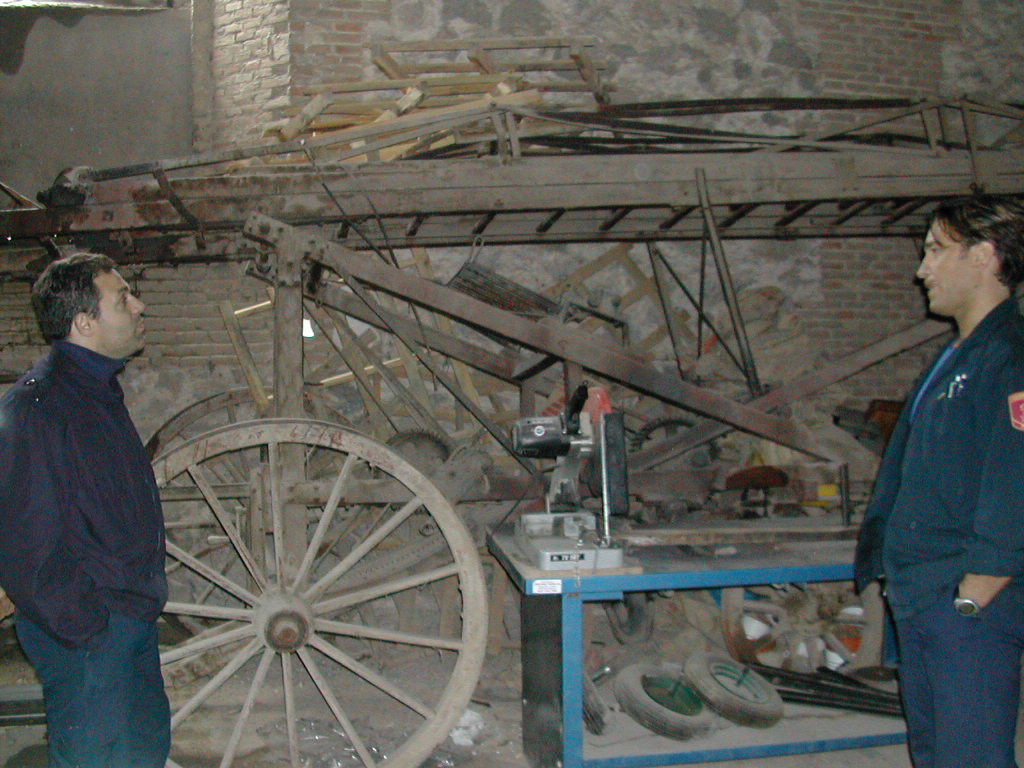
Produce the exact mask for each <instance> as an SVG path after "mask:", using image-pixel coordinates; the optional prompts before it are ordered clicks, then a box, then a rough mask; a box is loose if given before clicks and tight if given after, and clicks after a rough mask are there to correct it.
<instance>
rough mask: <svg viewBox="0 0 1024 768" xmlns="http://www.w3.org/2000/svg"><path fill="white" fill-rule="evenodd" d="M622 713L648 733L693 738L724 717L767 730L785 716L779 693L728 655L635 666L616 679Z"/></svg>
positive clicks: (730, 720)
mask: <svg viewBox="0 0 1024 768" xmlns="http://www.w3.org/2000/svg"><path fill="white" fill-rule="evenodd" d="M613 689H614V692H615V698H616V700H617V701H618V703H619V707H620V709H622V711H624V712H626V713H627V714H628V715H629V716H630V717H632V718H633V719H634V720H636V721H637V722H638V723H640V724H641V725H643V726H644V727H645V728H647V729H648V730H651V731H653V732H654V733H657V734H660V735H662V736H667V737H669V738H671V739H680V740H685V739H691V738H693V737H695V736H700V735H703V734H706V733H708V732H709V731H711V730H712V729H713V728H717V727H719V726H720V725H721V724H722V722H723V719H724V720H725V721H729V722H732V723H736V724H738V725H744V726H749V727H753V728H769V727H771V726H773V725H775V723H777V722H778V721H779V720H780V719H781V718H782V699H781V697H780V696H779V694H778V691H776V690H775V688H774V687H773V686H772V685H771V683H769V682H768V681H767V680H765V679H764V678H763V677H761V675H759V674H757V673H756V672H755V671H754V670H752V669H751V668H750V667H748V666H746V665H745V664H742V663H741V662H738V661H736V660H734V659H731V658H728V657H726V656H721V655H718V654H713V653H695V654H693V655H691V656H690V658H689V659H687V661H686V664H685V665H683V666H682V667H679V665H669V664H661V665H656V664H645V663H639V664H632V665H630V666H628V667H625V668H624V669H622V670H621V671H620V672H619V673H618V675H616V677H615V683H614V686H613Z"/></svg>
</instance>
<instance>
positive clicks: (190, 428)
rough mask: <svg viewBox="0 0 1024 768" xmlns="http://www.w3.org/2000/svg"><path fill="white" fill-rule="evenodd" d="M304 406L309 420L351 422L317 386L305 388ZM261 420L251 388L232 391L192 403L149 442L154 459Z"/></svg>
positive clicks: (154, 434) (172, 417)
mask: <svg viewBox="0 0 1024 768" xmlns="http://www.w3.org/2000/svg"><path fill="white" fill-rule="evenodd" d="M302 399H303V407H304V409H305V412H306V413H305V415H306V416H308V417H309V418H314V419H321V420H327V421H331V422H338V423H341V424H343V425H345V426H350V424H349V423H348V422H347V420H346V419H345V418H344V417H343V416H342V415H341V414H339V413H338V411H337V409H335V408H333V407H332V406H331V405H330V403H329V402H328V401H327V398H326V397H325V396H324V395H323V394H322V393H321V392H320V391H318V390H317V389H315V388H313V387H305V388H304V389H303V396H302ZM257 418H260V414H259V412H258V411H257V408H256V402H255V400H254V399H253V395H252V392H251V391H250V390H249V389H248V388H247V387H239V388H236V389H228V390H225V391H223V392H217V393H215V394H213V395H209V396H207V397H204V398H202V399H200V400H197V401H195V402H194V403H189V404H188V405H187V406H185V407H184V408H182V409H181V410H180V411H178V412H177V413H175V414H174V415H172V416H171V417H170V418H168V419H167V420H166V421H165V422H164V423H163V424H161V425H160V426H159V427H157V429H156V430H155V431H154V432H153V434H152V435H151V436H150V438H149V440H147V441H146V450H147V451H148V452H149V456H150V458H153V457H155V456H158V455H159V454H161V453H166V452H167V451H169V450H170V449H171V448H172V447H174V445H176V444H177V443H180V442H183V441H184V440H187V439H189V438H190V437H195V436H198V435H201V434H203V433H205V432H209V431H210V430H212V429H216V428H217V427H222V426H226V425H228V424H236V423H238V422H240V421H251V420H253V419H257Z"/></svg>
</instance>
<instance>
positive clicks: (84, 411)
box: [0, 253, 170, 768]
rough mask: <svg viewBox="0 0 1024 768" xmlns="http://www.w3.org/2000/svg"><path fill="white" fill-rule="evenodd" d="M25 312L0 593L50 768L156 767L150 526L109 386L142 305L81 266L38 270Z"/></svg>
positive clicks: (159, 722)
mask: <svg viewBox="0 0 1024 768" xmlns="http://www.w3.org/2000/svg"><path fill="white" fill-rule="evenodd" d="M32 301H33V305H34V307H35V310H36V314H37V315H38V318H39V324H40V327H41V329H42V332H43V335H44V336H45V337H46V339H47V340H48V341H51V342H52V346H51V349H50V353H49V355H48V356H47V357H45V358H44V359H43V360H42V361H40V362H39V363H38V364H37V365H36V366H35V368H33V370H32V371H30V372H29V373H27V374H25V376H23V377H22V378H21V379H19V381H18V382H17V383H16V384H15V385H14V386H13V387H11V389H10V390H8V391H7V393H5V395H4V396H3V398H2V399H0V477H2V478H3V481H2V483H0V586H2V587H3V589H5V590H6V591H7V594H8V595H9V597H10V598H11V600H12V601H13V602H14V604H15V606H16V607H17V614H16V618H15V622H16V623H15V628H16V630H17V634H18V640H19V641H20V643H21V646H22V648H23V650H24V651H25V655H26V656H28V658H29V660H30V661H31V662H32V664H33V666H35V668H36V671H37V673H38V674H39V678H40V680H41V682H42V684H43V697H44V699H45V702H46V718H47V735H48V739H49V755H50V766H51V768H163V766H164V764H165V762H166V759H167V755H168V752H169V749H170V725H169V723H170V719H169V708H168V702H167V695H166V693H165V692H164V686H163V679H162V677H161V674H160V659H159V654H158V648H157V633H156V619H157V617H158V616H159V615H160V611H161V609H162V608H163V605H164V603H165V602H166V599H167V581H166V578H165V576H164V556H165V545H164V530H163V515H162V512H161V509H160V498H159V493H158V490H157V486H156V481H155V479H154V477H153V470H152V468H151V466H150V464H149V461H148V459H147V457H146V452H145V450H144V448H143V446H142V442H141V441H140V439H139V435H138V433H137V432H136V430H135V426H134V425H133V424H132V421H131V417H130V416H129V414H128V411H127V409H126V408H125V406H124V402H123V394H122V391H121V387H120V385H119V384H118V381H117V374H118V373H119V372H120V371H121V369H122V368H123V367H124V365H125V361H126V358H128V357H130V356H132V355H134V354H135V353H136V352H138V351H139V350H140V349H142V346H143V336H144V331H145V328H144V324H143V320H142V311H143V310H144V309H145V306H144V305H143V303H142V302H141V301H139V299H138V298H137V297H135V296H133V295H132V293H131V291H130V290H129V288H128V285H127V284H126V283H125V281H124V280H123V279H122V278H121V276H120V275H119V274H118V273H117V271H116V269H115V264H114V262H113V261H111V260H110V259H108V258H107V257H106V256H101V255H98V254H88V253H86V254H77V255H75V256H70V257H68V258H65V259H61V260H59V261H55V262H53V263H52V264H50V265H49V266H48V267H47V268H46V270H45V271H44V272H43V274H42V275H41V276H40V277H39V279H38V280H37V281H36V284H35V286H34V288H33V295H32Z"/></svg>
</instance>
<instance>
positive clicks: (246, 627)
mask: <svg viewBox="0 0 1024 768" xmlns="http://www.w3.org/2000/svg"><path fill="white" fill-rule="evenodd" d="M217 629H218V630H220V629H222V627H217ZM255 633H256V629H255V627H253V625H252V624H243V625H242V626H240V627H236V628H235V629H230V630H227V631H226V632H225V631H221V632H217V633H216V634H213V633H211V634H209V635H206V636H204V637H201V636H198V635H197V636H196V637H194V638H192V639H191V640H189V641H187V642H185V643H182V644H181V645H178V646H175V647H174V648H171V649H170V650H169V651H164V652H163V653H161V654H160V663H161V664H171V663H173V662H175V661H181V660H182V659H187V658H188V657H189V656H195V655H196V654H199V653H203V652H204V651H209V650H211V649H213V648H219V647H220V646H222V645H227V644H228V643H234V642H237V641H239V640H245V639H246V638H247V637H252V636H253V635H254V634H255Z"/></svg>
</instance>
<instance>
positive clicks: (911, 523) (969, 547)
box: [856, 298, 1024, 618]
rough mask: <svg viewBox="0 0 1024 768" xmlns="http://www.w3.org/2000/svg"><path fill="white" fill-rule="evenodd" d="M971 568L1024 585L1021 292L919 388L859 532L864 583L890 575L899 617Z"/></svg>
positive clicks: (947, 591)
mask: <svg viewBox="0 0 1024 768" xmlns="http://www.w3.org/2000/svg"><path fill="white" fill-rule="evenodd" d="M929 374H930V375H929ZM967 573H977V574H986V575H992V576H1010V577H1013V581H1012V582H1011V583H1010V585H1009V586H1008V587H1007V589H1009V590H1010V592H1011V593H1017V594H1018V595H1020V593H1021V592H1022V581H1024V579H1022V577H1024V319H1022V317H1021V314H1020V309H1019V307H1018V305H1017V302H1016V300H1015V299H1012V298H1011V299H1007V300H1006V301H1005V302H1003V303H1002V304H1000V305H999V306H997V307H996V308H995V309H993V310H992V311H991V312H990V313H989V314H988V315H987V316H986V317H985V318H984V320H982V322H981V323H979V324H978V326H977V327H976V328H975V329H974V331H973V332H972V333H971V334H970V336H968V337H967V338H966V339H964V340H963V341H962V342H961V343H960V344H959V345H958V346H956V347H954V348H952V349H951V350H950V352H949V354H948V356H946V357H945V359H942V357H940V361H939V364H938V365H937V366H936V365H933V366H931V367H930V368H929V369H928V371H926V373H925V374H924V375H923V376H922V377H921V379H920V380H919V381H918V383H917V385H916V386H915V387H914V390H913V392H912V394H911V396H910V397H909V398H908V399H907V402H906V404H905V405H904V408H903V412H902V413H901V415H900V418H899V421H898V422H897V424H896V427H895V429H894V430H893V434H892V438H891V439H890V442H889V446H888V448H887V450H886V453H885V456H884V457H883V459H882V464H881V466H880V468H879V472H878V478H877V480H876V481H875V489H874V493H873V495H872V499H871V502H870V504H869V505H868V509H867V512H866V514H865V518H864V523H863V525H862V527H861V532H860V537H859V540H858V543H857V556H856V579H857V585H858V587H859V588H861V589H863V588H864V587H865V586H867V584H868V583H870V582H871V581H872V580H873V579H876V578H879V577H884V579H885V584H886V593H887V597H888V600H889V605H890V607H891V608H892V610H893V614H894V615H895V616H896V617H897V618H905V617H907V616H911V615H914V614H915V613H918V612H920V611H923V610H925V609H927V608H928V607H930V606H931V605H933V604H934V603H935V602H936V601H937V600H939V599H950V600H951V599H952V597H953V592H954V590H955V588H956V585H957V584H959V582H960V580H961V579H962V578H963V576H964V574H967Z"/></svg>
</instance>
